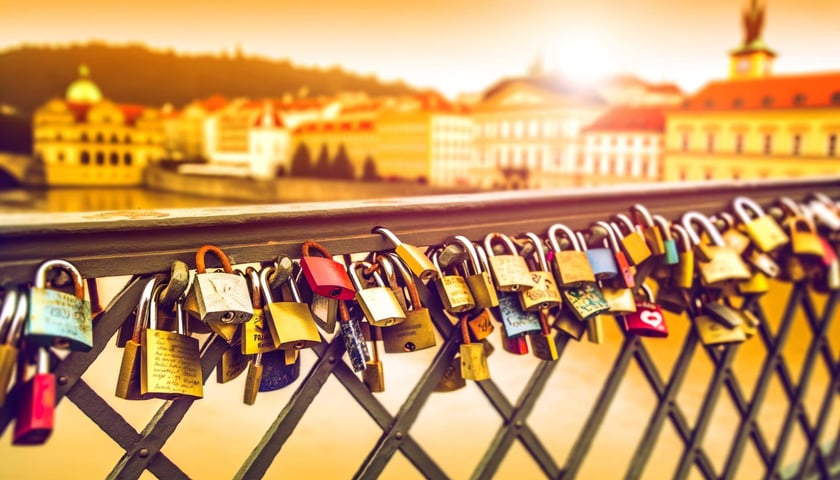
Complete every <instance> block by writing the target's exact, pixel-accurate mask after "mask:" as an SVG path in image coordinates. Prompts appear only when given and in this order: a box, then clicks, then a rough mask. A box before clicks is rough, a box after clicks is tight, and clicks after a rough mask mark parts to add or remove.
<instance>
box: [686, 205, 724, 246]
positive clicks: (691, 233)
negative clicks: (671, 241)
mask: <svg viewBox="0 0 840 480" xmlns="http://www.w3.org/2000/svg"><path fill="white" fill-rule="evenodd" d="M680 221H681V223H682V225H683V227H685V231H686V233H688V237H689V238H690V239H691V242H692V243H693V244H695V245H697V244H699V243H700V235H698V234H697V231H696V230H695V229H694V225H693V224H698V225H700V227H701V228H702V229H703V230H704V231H705V232H706V235H708V236H709V240H711V241H712V245H716V246H720V247H722V246H725V245H726V242H724V240H723V236H721V234H720V231H719V230H718V229H717V228H716V227H715V225H714V224H713V223H712V221H711V220H710V219H709V217H707V216H706V215H704V214H702V213H700V212H698V211H696V210H692V211H689V212H685V213H683V215H682V217H681V220H680Z"/></svg>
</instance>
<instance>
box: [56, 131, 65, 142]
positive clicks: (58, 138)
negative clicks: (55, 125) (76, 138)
mask: <svg viewBox="0 0 840 480" xmlns="http://www.w3.org/2000/svg"><path fill="white" fill-rule="evenodd" d="M61 140H63V138H62V136H61V132H58V133H56V134H55V141H57V142H60V141H61Z"/></svg>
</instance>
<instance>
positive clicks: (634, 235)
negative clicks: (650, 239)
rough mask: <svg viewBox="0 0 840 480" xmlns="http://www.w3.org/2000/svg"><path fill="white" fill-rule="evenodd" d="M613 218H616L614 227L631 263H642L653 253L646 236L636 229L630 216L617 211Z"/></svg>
mask: <svg viewBox="0 0 840 480" xmlns="http://www.w3.org/2000/svg"><path fill="white" fill-rule="evenodd" d="M612 219H613V220H615V223H614V224H613V228H614V230H615V232H616V235H618V238H619V240H620V241H621V247H622V249H623V250H624V253H625V255H627V260H629V261H630V263H632V264H633V265H640V264H641V263H642V262H644V261H645V260H647V259H648V258H650V257H651V255H653V252H651V250H650V246H649V245H648V244H647V241H646V240H645V237H644V236H643V235H642V234H641V233H640V232H639V231H638V230H637V229H636V226H635V225H633V221H632V220H630V217H628V216H627V215H625V214H623V213H617V214H615V215H613V217H612Z"/></svg>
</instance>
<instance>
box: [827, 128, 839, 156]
mask: <svg viewBox="0 0 840 480" xmlns="http://www.w3.org/2000/svg"><path fill="white" fill-rule="evenodd" d="M828 156H829V157H835V156H837V134H836V133H832V134H829V135H828Z"/></svg>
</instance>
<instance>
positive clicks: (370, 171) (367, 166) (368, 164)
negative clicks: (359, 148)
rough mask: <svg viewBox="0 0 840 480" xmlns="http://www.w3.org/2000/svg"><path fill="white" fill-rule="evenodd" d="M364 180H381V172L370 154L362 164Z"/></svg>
mask: <svg viewBox="0 0 840 480" xmlns="http://www.w3.org/2000/svg"><path fill="white" fill-rule="evenodd" d="M362 180H365V181H368V182H374V181H377V180H379V172H377V171H376V162H375V161H374V160H373V157H372V156H371V155H370V154H368V156H367V157H365V163H364V164H363V165H362Z"/></svg>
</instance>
